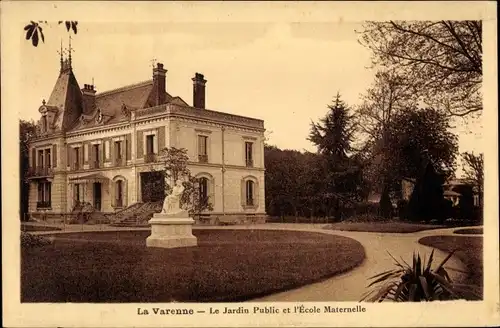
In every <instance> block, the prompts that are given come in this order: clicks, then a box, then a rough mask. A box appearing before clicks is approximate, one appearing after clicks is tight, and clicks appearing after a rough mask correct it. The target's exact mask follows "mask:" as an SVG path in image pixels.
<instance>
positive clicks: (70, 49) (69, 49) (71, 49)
mask: <svg viewBox="0 0 500 328" xmlns="http://www.w3.org/2000/svg"><path fill="white" fill-rule="evenodd" d="M73 51H75V50H74V49H73V48H71V35H70V36H69V47H68V52H69V56H68V61H69V68H72V66H71V53H72V52H73Z"/></svg>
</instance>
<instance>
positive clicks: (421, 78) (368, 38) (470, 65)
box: [360, 21, 483, 116]
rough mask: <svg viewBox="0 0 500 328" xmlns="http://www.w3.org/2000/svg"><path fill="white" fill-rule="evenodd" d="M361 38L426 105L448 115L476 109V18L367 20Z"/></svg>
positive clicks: (478, 68) (376, 62)
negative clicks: (474, 19) (402, 20)
mask: <svg viewBox="0 0 500 328" xmlns="http://www.w3.org/2000/svg"><path fill="white" fill-rule="evenodd" d="M360 43H361V44H362V45H364V46H366V47H368V48H369V49H371V51H372V53H373V56H372V61H373V64H374V65H375V66H382V67H386V68H392V69H395V70H396V71H397V73H398V75H399V76H401V77H404V78H405V80H406V81H407V82H408V83H409V85H410V86H411V87H412V92H414V93H415V94H418V95H419V96H420V97H421V100H423V101H425V102H426V104H427V105H429V106H432V107H436V108H439V109H441V110H445V111H446V112H447V113H448V114H450V115H453V116H466V115H469V114H471V113H480V112H481V110H482V108H483V105H482V96H481V86H482V24H481V21H408V22H407V21H404V22H400V21H389V22H367V23H366V24H364V26H363V30H362V31H361V32H360Z"/></svg>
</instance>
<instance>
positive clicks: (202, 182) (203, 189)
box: [198, 177, 209, 205]
mask: <svg viewBox="0 0 500 328" xmlns="http://www.w3.org/2000/svg"><path fill="white" fill-rule="evenodd" d="M198 193H199V197H200V204H202V205H206V204H208V197H209V194H208V179H207V178H205V177H201V178H200V179H199V180H198Z"/></svg>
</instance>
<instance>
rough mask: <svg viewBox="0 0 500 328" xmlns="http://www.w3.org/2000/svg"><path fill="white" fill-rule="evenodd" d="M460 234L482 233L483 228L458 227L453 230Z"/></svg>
mask: <svg viewBox="0 0 500 328" xmlns="http://www.w3.org/2000/svg"><path fill="white" fill-rule="evenodd" d="M453 233H456V234H458V235H482V234H483V228H467V229H458V230H455V231H453Z"/></svg>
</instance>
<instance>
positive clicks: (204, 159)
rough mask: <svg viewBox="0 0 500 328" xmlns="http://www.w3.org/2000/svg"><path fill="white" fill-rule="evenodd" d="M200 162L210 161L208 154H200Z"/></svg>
mask: <svg viewBox="0 0 500 328" xmlns="http://www.w3.org/2000/svg"><path fill="white" fill-rule="evenodd" d="M198 162H200V163H208V155H198Z"/></svg>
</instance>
